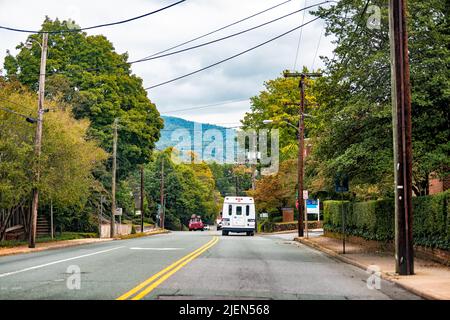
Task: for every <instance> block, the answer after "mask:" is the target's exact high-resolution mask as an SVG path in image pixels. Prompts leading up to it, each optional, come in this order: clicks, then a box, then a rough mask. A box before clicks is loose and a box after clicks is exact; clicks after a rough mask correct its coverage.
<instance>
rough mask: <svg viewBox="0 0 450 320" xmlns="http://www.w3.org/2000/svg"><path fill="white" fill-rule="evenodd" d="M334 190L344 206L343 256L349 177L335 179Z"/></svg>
mask: <svg viewBox="0 0 450 320" xmlns="http://www.w3.org/2000/svg"><path fill="white" fill-rule="evenodd" d="M334 189H335V191H336V192H337V193H340V194H341V205H342V223H341V224H342V254H345V213H344V212H345V210H344V209H345V208H344V192H348V175H347V174H345V173H338V174H336V176H335V178H334Z"/></svg>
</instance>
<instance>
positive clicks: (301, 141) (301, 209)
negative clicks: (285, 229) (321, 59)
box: [283, 71, 322, 237]
mask: <svg viewBox="0 0 450 320" xmlns="http://www.w3.org/2000/svg"><path fill="white" fill-rule="evenodd" d="M283 75H284V77H285V78H300V84H299V87H300V108H299V121H298V136H297V137H298V158H297V203H298V236H299V237H303V235H304V233H303V228H304V226H303V217H304V214H305V205H304V202H305V201H304V200H303V175H304V170H303V161H304V159H303V158H304V157H303V153H304V148H305V132H304V131H305V79H306V77H321V76H322V75H321V74H320V73H299V72H289V71H284V72H283Z"/></svg>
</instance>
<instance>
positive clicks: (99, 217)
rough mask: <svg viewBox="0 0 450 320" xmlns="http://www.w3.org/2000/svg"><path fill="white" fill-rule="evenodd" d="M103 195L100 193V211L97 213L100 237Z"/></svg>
mask: <svg viewBox="0 0 450 320" xmlns="http://www.w3.org/2000/svg"><path fill="white" fill-rule="evenodd" d="M102 218H103V196H102V195H100V212H99V215H98V237H99V238H101V237H102Z"/></svg>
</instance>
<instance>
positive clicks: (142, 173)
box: [141, 165, 144, 232]
mask: <svg viewBox="0 0 450 320" xmlns="http://www.w3.org/2000/svg"><path fill="white" fill-rule="evenodd" d="M141 232H144V165H142V166H141Z"/></svg>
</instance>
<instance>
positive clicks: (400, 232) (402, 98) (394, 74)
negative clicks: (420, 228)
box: [389, 0, 414, 275]
mask: <svg viewBox="0 0 450 320" xmlns="http://www.w3.org/2000/svg"><path fill="white" fill-rule="evenodd" d="M389 32H390V37H389V38H390V46H391V84H392V124H393V142H394V178H395V261H396V263H395V269H396V272H397V273H398V274H400V275H412V274H414V251H413V236H412V216H413V213H412V202H411V198H412V144H411V89H410V79H409V56H408V33H407V28H406V0H390V1H389Z"/></svg>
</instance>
